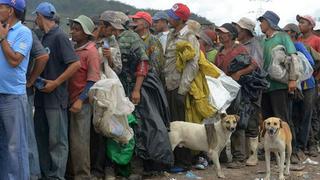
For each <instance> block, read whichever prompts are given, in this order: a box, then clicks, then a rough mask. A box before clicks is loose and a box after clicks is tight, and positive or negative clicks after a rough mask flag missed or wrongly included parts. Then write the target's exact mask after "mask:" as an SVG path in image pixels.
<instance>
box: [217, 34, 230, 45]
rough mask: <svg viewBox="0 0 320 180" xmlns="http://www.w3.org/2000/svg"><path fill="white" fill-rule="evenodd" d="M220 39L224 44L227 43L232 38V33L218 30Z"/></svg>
mask: <svg viewBox="0 0 320 180" xmlns="http://www.w3.org/2000/svg"><path fill="white" fill-rule="evenodd" d="M217 33H218V36H219V40H220V42H221V43H222V44H225V43H226V42H229V41H231V40H232V35H231V33H229V32H222V31H217Z"/></svg>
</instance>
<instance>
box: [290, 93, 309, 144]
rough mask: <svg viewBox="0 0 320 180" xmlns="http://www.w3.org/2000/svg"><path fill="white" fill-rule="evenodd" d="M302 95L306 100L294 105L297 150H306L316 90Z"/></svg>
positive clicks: (293, 118) (293, 117)
mask: <svg viewBox="0 0 320 180" xmlns="http://www.w3.org/2000/svg"><path fill="white" fill-rule="evenodd" d="M302 93H303V96H304V98H303V99H302V100H301V101H298V102H294V103H293V107H292V113H293V116H292V120H293V123H294V126H295V130H296V136H297V148H299V149H301V150H306V148H307V143H308V139H309V134H310V129H311V117H312V110H313V109H312V108H313V104H314V103H313V102H314V100H313V99H314V95H315V89H314V88H312V89H307V90H304V91H303V92H302Z"/></svg>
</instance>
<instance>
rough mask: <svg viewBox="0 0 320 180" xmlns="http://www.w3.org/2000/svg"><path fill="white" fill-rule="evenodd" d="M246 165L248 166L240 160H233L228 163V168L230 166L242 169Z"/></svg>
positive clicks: (230, 167)
mask: <svg viewBox="0 0 320 180" xmlns="http://www.w3.org/2000/svg"><path fill="white" fill-rule="evenodd" d="M245 166H246V164H245V163H243V162H240V161H233V162H231V163H228V164H227V168H229V169H240V168H242V167H245Z"/></svg>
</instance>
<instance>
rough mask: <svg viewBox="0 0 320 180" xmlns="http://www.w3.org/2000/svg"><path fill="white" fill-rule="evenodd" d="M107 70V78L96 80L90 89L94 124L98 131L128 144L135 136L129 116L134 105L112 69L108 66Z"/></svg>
mask: <svg viewBox="0 0 320 180" xmlns="http://www.w3.org/2000/svg"><path fill="white" fill-rule="evenodd" d="M105 71H106V72H105V79H101V80H100V81H98V82H96V83H95V84H94V85H93V86H92V87H91V88H90V91H89V98H90V99H91V100H92V102H93V110H94V111H93V112H94V113H93V125H94V128H95V130H96V131H97V132H98V133H100V134H102V135H104V136H106V137H111V138H113V139H114V140H115V141H118V142H120V143H123V144H126V143H128V142H129V140H130V139H131V138H132V137H133V130H132V128H130V126H129V124H128V120H127V116H128V115H129V114H131V113H132V112H133V111H134V105H133V104H132V103H131V101H130V100H129V99H128V98H127V97H126V96H125V92H124V89H123V86H122V84H121V82H120V80H119V79H118V77H117V75H116V74H115V73H114V72H113V71H112V69H111V68H110V67H109V66H107V68H106V69H105Z"/></svg>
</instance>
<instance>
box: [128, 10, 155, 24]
mask: <svg viewBox="0 0 320 180" xmlns="http://www.w3.org/2000/svg"><path fill="white" fill-rule="evenodd" d="M129 17H130V18H132V19H144V20H145V21H147V23H148V24H149V25H150V26H151V25H152V17H151V15H150V14H149V13H147V12H144V11H138V12H137V13H136V14H135V15H132V16H129Z"/></svg>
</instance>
